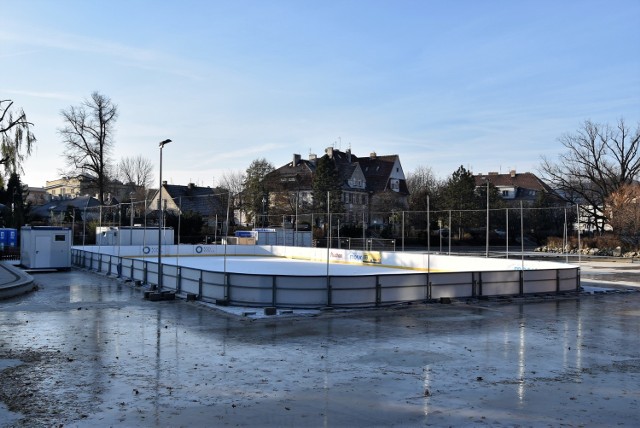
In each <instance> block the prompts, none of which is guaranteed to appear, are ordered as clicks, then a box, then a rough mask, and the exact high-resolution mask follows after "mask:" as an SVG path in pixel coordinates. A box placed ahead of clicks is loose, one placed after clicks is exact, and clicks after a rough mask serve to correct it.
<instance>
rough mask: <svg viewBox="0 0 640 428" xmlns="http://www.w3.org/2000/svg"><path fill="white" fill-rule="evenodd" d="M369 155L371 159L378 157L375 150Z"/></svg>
mask: <svg viewBox="0 0 640 428" xmlns="http://www.w3.org/2000/svg"><path fill="white" fill-rule="evenodd" d="M369 157H370V158H371V159H375V158H376V157H378V155H376V152H371V153H370V154H369Z"/></svg>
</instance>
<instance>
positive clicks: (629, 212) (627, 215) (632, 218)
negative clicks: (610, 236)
mask: <svg viewBox="0 0 640 428" xmlns="http://www.w3.org/2000/svg"><path fill="white" fill-rule="evenodd" d="M606 203H607V211H608V213H607V214H608V215H609V223H610V224H611V227H613V232H614V233H615V234H616V235H618V237H619V238H620V239H621V240H622V241H623V242H625V243H627V244H630V245H632V246H633V247H634V248H635V249H637V248H638V247H639V246H640V184H638V183H633V184H625V185H622V186H620V188H619V189H618V190H616V191H615V192H613V193H612V194H611V195H610V196H609V197H608V198H607V201H606Z"/></svg>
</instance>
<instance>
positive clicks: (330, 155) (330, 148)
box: [324, 147, 333, 159]
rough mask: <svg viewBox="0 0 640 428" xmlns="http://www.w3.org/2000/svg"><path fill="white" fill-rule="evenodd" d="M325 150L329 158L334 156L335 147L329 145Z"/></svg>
mask: <svg viewBox="0 0 640 428" xmlns="http://www.w3.org/2000/svg"><path fill="white" fill-rule="evenodd" d="M324 152H325V153H326V154H327V156H329V159H332V158H333V147H327V148H326V149H324Z"/></svg>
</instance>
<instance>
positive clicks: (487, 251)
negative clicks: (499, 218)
mask: <svg viewBox="0 0 640 428" xmlns="http://www.w3.org/2000/svg"><path fill="white" fill-rule="evenodd" d="M486 233H487V236H486V238H485V239H486V241H487V243H486V246H487V249H486V254H485V257H489V177H487V232H486Z"/></svg>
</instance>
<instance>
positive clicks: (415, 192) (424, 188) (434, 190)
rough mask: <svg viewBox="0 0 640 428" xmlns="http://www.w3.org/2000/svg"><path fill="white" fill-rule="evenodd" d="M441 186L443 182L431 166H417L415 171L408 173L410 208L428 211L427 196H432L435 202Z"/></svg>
mask: <svg viewBox="0 0 640 428" xmlns="http://www.w3.org/2000/svg"><path fill="white" fill-rule="evenodd" d="M441 187H442V183H441V182H440V181H439V180H438V179H437V178H436V176H435V174H434V173H433V170H432V169H431V167H425V166H419V167H417V168H416V169H415V171H413V172H411V173H409V174H407V188H408V189H409V192H410V195H409V209H411V210H415V211H426V200H427V196H430V197H431V200H432V203H433V202H434V201H435V197H436V196H437V195H438V194H439V192H440V189H441Z"/></svg>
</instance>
